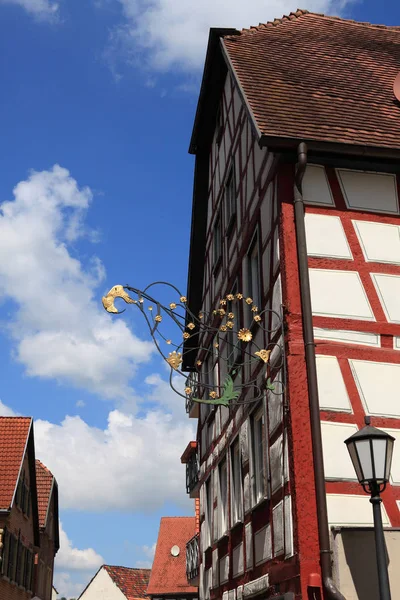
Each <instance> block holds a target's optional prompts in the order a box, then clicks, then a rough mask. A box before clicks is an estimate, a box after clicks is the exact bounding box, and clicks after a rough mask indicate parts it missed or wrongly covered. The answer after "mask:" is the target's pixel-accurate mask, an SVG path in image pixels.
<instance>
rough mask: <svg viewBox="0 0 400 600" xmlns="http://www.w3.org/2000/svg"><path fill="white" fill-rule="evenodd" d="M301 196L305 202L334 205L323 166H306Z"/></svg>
mask: <svg viewBox="0 0 400 600" xmlns="http://www.w3.org/2000/svg"><path fill="white" fill-rule="evenodd" d="M303 197H304V201H305V202H306V203H307V204H324V205H330V206H333V205H334V202H333V197H332V192H331V188H330V185H329V182H328V178H327V176H326V172H325V168H324V167H323V166H321V165H308V166H307V169H306V172H305V174H304V179H303Z"/></svg>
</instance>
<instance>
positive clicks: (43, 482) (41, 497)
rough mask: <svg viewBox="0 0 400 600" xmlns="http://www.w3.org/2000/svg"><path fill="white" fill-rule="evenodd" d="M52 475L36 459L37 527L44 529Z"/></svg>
mask: <svg viewBox="0 0 400 600" xmlns="http://www.w3.org/2000/svg"><path fill="white" fill-rule="evenodd" d="M53 480H54V477H53V474H52V473H51V471H49V469H48V468H47V467H46V466H45V465H44V464H43V463H41V462H40V460H37V459H36V486H37V495H38V509H39V526H40V527H46V517H47V510H48V507H49V502H50V494H51V490H52V487H53Z"/></svg>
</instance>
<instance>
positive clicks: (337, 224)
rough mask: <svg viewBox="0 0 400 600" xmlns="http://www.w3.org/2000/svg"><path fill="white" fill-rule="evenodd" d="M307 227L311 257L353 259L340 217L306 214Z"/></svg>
mask: <svg viewBox="0 0 400 600" xmlns="http://www.w3.org/2000/svg"><path fill="white" fill-rule="evenodd" d="M305 226H306V236H307V253H308V255H309V256H329V257H331V258H339V259H352V258H353V255H352V253H351V250H350V246H349V244H348V241H347V238H346V234H345V232H344V229H343V225H342V221H341V219H340V217H333V216H328V215H316V214H313V213H306V215H305Z"/></svg>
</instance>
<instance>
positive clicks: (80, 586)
mask: <svg viewBox="0 0 400 600" xmlns="http://www.w3.org/2000/svg"><path fill="white" fill-rule="evenodd" d="M85 585H86V584H85V583H83V582H82V583H79V582H75V581H73V577H72V576H71V574H70V573H68V572H67V571H55V573H54V587H55V588H56V590H57V592H58V598H62V597H65V598H78V597H79V595H80V594H81V592H82V591H83V590H84V588H85Z"/></svg>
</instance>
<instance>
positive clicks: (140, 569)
mask: <svg viewBox="0 0 400 600" xmlns="http://www.w3.org/2000/svg"><path fill="white" fill-rule="evenodd" d="M102 566H103V567H111V568H112V569H129V570H130V571H151V569H149V568H145V567H124V566H123V565H107V564H104V565H102Z"/></svg>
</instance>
